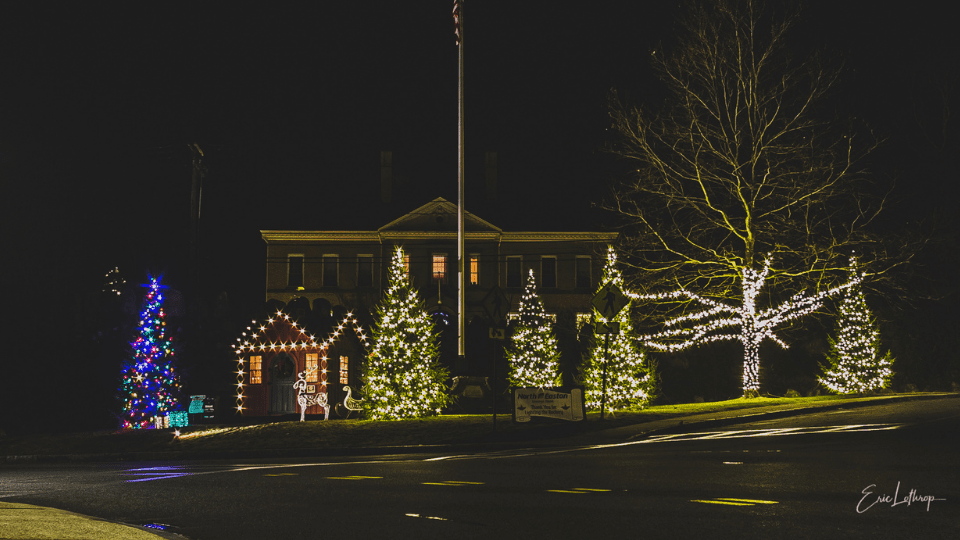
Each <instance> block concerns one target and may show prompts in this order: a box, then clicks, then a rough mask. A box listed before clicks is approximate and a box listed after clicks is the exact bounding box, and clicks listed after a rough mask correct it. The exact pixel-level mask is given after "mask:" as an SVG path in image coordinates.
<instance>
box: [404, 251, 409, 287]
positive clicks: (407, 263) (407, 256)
mask: <svg viewBox="0 0 960 540" xmlns="http://www.w3.org/2000/svg"><path fill="white" fill-rule="evenodd" d="M403 272H404V273H405V274H406V276H407V281H410V256H409V255H404V256H403Z"/></svg>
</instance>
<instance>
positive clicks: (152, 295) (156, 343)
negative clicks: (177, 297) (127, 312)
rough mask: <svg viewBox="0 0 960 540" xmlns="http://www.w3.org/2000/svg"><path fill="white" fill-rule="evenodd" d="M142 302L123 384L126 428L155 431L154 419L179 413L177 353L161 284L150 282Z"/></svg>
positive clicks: (123, 425) (122, 393) (121, 390)
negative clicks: (149, 428)
mask: <svg viewBox="0 0 960 540" xmlns="http://www.w3.org/2000/svg"><path fill="white" fill-rule="evenodd" d="M149 287H150V291H149V292H148V293H147V295H146V297H145V298H144V302H143V305H144V307H143V311H141V312H140V322H139V324H138V328H139V334H140V335H139V336H138V337H137V340H136V341H134V342H133V343H131V344H130V345H131V346H132V347H133V358H132V359H131V360H130V361H128V362H127V363H126V365H125V366H124V370H123V377H122V379H121V382H120V394H121V398H122V399H123V420H122V424H121V426H122V427H124V428H134V429H143V428H148V427H152V426H153V425H154V419H155V418H157V417H162V416H165V415H166V414H167V413H170V412H173V411H176V410H177V409H178V405H177V396H178V394H179V390H180V382H179V378H178V377H177V375H176V373H175V371H174V350H173V344H172V342H171V339H170V337H169V336H168V335H167V330H166V324H167V323H166V320H165V319H166V315H165V314H164V312H163V294H162V293H161V292H160V289H161V287H160V280H159V279H158V278H150V285H149Z"/></svg>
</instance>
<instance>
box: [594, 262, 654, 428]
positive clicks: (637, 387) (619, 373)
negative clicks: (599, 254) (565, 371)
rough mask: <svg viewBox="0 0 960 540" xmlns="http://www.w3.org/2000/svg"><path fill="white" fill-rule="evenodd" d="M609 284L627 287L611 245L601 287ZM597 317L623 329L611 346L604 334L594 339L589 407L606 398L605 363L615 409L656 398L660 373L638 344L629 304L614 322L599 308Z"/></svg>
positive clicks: (609, 398) (611, 406) (609, 401)
mask: <svg viewBox="0 0 960 540" xmlns="http://www.w3.org/2000/svg"><path fill="white" fill-rule="evenodd" d="M607 283H614V284H615V285H617V287H619V288H620V289H621V290H624V283H623V275H622V274H621V272H620V269H619V268H617V252H616V251H614V249H613V246H608V247H607V262H606V265H605V266H604V268H603V278H602V279H601V281H600V287H599V288H598V289H597V290H600V289H602V288H603V287H605V286H606V285H607ZM594 318H595V320H596V321H598V322H602V323H607V322H614V323H619V325H620V332H619V333H617V334H614V335H613V336H611V337H610V341H609V345H607V344H606V343H605V339H604V338H603V337H601V336H596V339H595V340H594V346H593V349H592V350H591V352H590V358H589V359H588V362H587V364H586V365H585V366H584V368H583V372H582V378H583V383H584V387H585V390H586V398H585V403H586V406H587V407H589V408H591V409H596V408H599V407H600V402H601V399H602V397H603V396H602V392H603V366H604V362H606V364H607V370H606V371H607V384H606V394H607V401H606V406H607V407H608V408H609V409H610V410H611V411H613V410H616V409H623V408H625V407H628V406H631V405H633V406H636V405H640V406H643V405H644V404H645V403H647V402H649V401H651V400H652V399H653V397H654V395H653V392H654V390H655V388H656V379H655V377H656V374H655V373H654V370H653V366H652V365H650V363H649V360H648V359H647V358H646V355H645V354H644V353H643V351H642V350H641V349H640V348H638V347H637V344H636V340H635V339H634V337H633V325H632V323H631V322H630V306H629V304H628V305H627V307H625V308H623V309H622V310H621V311H620V313H618V314H617V316H616V317H614V319H613V320H612V321H607V320H606V318H604V316H603V315H601V314H600V313H599V312H597V311H596V309H595V310H594ZM605 349H606V354H605V353H604V350H605Z"/></svg>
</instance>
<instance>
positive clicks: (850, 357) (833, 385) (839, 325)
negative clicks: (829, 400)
mask: <svg viewBox="0 0 960 540" xmlns="http://www.w3.org/2000/svg"><path fill="white" fill-rule="evenodd" d="M856 271H857V270H856V265H855V263H854V265H853V268H852V270H851V274H853V275H854V277H855V274H856ZM861 279H862V278H861ZM851 281H853V279H852V278H851ZM835 332H836V337H833V336H830V337H829V338H828V339H829V341H830V350H829V352H827V364H828V365H826V366H824V375H823V376H822V377H820V382H821V383H823V385H824V386H826V387H827V388H829V389H830V390H833V391H834V392H838V393H841V394H858V393H863V392H869V391H873V390H880V389H882V388H885V387H886V386H887V385H888V384H889V383H890V378H891V377H893V371H892V370H891V366H892V365H893V357H892V356H891V354H890V351H887V352H886V354H883V355H881V354H880V332H879V331H877V323H876V320H874V318H873V315H872V314H871V313H870V309H869V308H868V307H867V301H866V298H864V296H863V289H861V287H860V284H859V283H857V285H855V286H853V287H850V288H849V289H847V290H846V291H845V292H844V295H843V300H842V301H841V302H840V315H839V317H838V318H837V322H836V331H835Z"/></svg>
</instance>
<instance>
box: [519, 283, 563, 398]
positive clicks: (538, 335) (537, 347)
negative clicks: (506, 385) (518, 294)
mask: <svg viewBox="0 0 960 540" xmlns="http://www.w3.org/2000/svg"><path fill="white" fill-rule="evenodd" d="M506 357H507V362H508V363H509V366H510V373H509V374H508V377H509V379H510V384H512V385H513V386H514V387H516V388H548V387H551V386H557V385H558V384H560V373H559V370H558V361H559V360H560V350H559V349H558V347H557V338H556V337H555V336H554V335H553V328H552V324H551V323H550V320H549V319H548V318H547V312H546V311H544V309H543V302H541V301H540V297H539V296H537V282H536V279H535V278H534V276H533V270H530V274H529V276H528V277H527V285H526V287H524V290H523V297H522V298H521V299H520V320H519V321H518V322H517V325H516V327H514V329H513V335H512V336H511V338H510V345H509V346H508V347H507V351H506Z"/></svg>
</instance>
